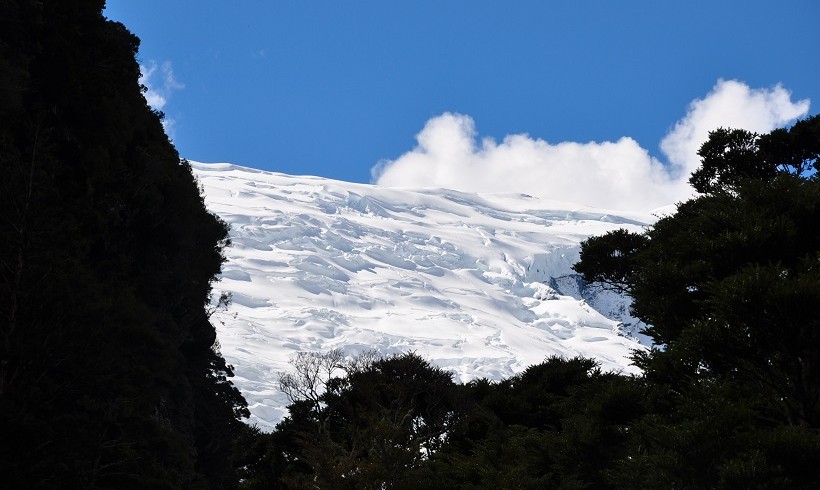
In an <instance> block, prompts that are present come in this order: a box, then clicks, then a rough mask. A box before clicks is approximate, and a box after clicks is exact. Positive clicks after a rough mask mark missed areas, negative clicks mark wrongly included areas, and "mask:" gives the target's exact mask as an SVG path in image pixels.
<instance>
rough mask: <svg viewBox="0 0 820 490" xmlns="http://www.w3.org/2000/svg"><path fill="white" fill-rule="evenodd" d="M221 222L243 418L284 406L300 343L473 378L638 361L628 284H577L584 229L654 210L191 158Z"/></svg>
mask: <svg viewBox="0 0 820 490" xmlns="http://www.w3.org/2000/svg"><path fill="white" fill-rule="evenodd" d="M191 166H192V169H193V172H194V175H195V177H196V178H197V179H198V181H199V183H200V185H201V186H202V190H203V193H204V199H205V204H206V206H207V207H208V209H209V210H210V211H211V212H213V213H215V214H216V215H218V216H220V217H221V218H222V219H223V220H225V221H226V222H227V223H228V224H229V225H230V239H231V245H230V246H229V247H228V248H226V249H225V255H226V259H227V260H226V262H225V264H224V266H223V270H222V274H221V276H220V277H219V278H218V281H217V282H216V283H215V284H214V292H215V294H214V296H219V294H220V293H223V292H224V293H230V294H231V296H232V302H231V304H230V305H229V306H228V307H227V308H226V309H219V310H217V311H216V312H215V313H214V315H213V317H212V318H213V319H214V320H215V322H214V323H215V325H216V328H217V334H218V340H219V348H220V350H221V352H222V354H223V356H224V357H225V359H226V360H227V362H228V363H229V364H231V365H233V366H234V370H235V377H234V378H233V382H234V383H235V384H236V385H237V387H238V388H239V389H240V391H241V392H242V394H243V395H244V396H245V398H246V399H247V400H248V404H249V409H250V411H251V419H250V421H249V422H250V423H253V424H256V425H257V426H259V427H260V428H261V429H262V430H271V429H273V427H274V426H275V425H276V424H277V423H278V422H279V421H280V420H281V419H282V418H283V417H284V416H285V415H286V414H287V409H286V407H287V405H288V403H289V400H288V399H287V397H286V396H285V395H284V393H282V392H280V391H279V388H278V379H279V373H280V372H284V371H288V370H289V368H290V365H289V360H290V359H291V358H292V357H293V356H294V355H295V354H296V353H297V352H300V351H312V352H326V351H328V350H330V349H341V350H342V352H344V353H345V354H346V355H350V356H354V355H357V354H360V353H363V352H365V351H369V350H376V351H378V352H379V353H381V354H396V353H404V352H408V351H414V352H416V353H418V354H420V355H422V356H424V357H425V358H427V359H429V360H430V362H432V363H433V364H435V365H437V366H440V367H442V368H444V369H447V370H449V371H451V372H452V373H453V375H454V378H455V379H456V380H458V381H461V382H467V381H469V380H472V379H475V378H489V379H493V380H499V379H503V378H507V377H509V376H512V375H514V374H516V373H519V372H521V371H523V370H524V369H526V368H527V367H528V366H530V365H532V364H536V363H539V362H542V361H543V360H544V358H545V357H547V356H551V355H560V356H565V357H571V356H576V355H583V356H587V357H593V358H595V359H597V360H598V361H599V362H600V363H601V367H602V368H603V369H604V370H614V371H621V372H627V373H637V372H638V370H637V368H635V367H634V366H632V365H631V364H630V359H629V357H630V355H631V353H632V351H633V350H636V349H646V348H648V346H649V345H650V342H649V339H647V338H646V337H644V336H642V335H641V334H640V333H639V332H640V329H641V327H642V325H641V324H640V322H639V321H638V320H637V319H635V318H633V317H631V316H630V314H629V299H628V298H626V297H623V296H620V295H618V294H615V293H613V292H610V291H604V290H600V289H597V288H594V287H590V286H588V285H586V284H584V282H583V280H581V278H580V277H579V276H578V275H576V274H574V273H573V271H572V269H571V266H572V265H573V264H574V263H575V262H576V261H577V260H578V254H579V250H580V242H581V241H583V240H584V239H586V238H588V237H589V236H592V235H599V234H603V233H605V232H607V231H609V230H614V229H617V228H625V229H627V230H631V231H636V232H640V231H641V230H643V229H644V228H645V227H647V226H650V225H651V224H652V223H653V222H654V221H655V220H656V219H657V218H656V216H657V215H658V214H662V213H663V212H664V210H663V209H659V210H653V211H651V212H646V213H636V212H619V211H612V210H602V209H595V208H590V207H585V206H583V205H580V204H574V203H566V202H556V201H549V200H543V199H539V198H535V197H532V196H529V195H526V194H472V193H465V192H459V191H454V190H447V189H401V188H386V187H379V186H375V185H369V184H357V183H348V182H341V181H334V180H329V179H325V178H320V177H310V176H291V175H285V174H280V173H273V172H266V171H260V170H255V169H250V168H245V167H240V166H237V165H232V164H202V163H195V162H192V163H191Z"/></svg>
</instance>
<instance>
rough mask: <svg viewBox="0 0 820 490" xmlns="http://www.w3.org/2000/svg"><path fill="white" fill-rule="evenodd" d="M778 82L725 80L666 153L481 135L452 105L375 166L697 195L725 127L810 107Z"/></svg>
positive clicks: (569, 197) (635, 196)
mask: <svg viewBox="0 0 820 490" xmlns="http://www.w3.org/2000/svg"><path fill="white" fill-rule="evenodd" d="M808 108H809V102H808V101H807V100H803V101H798V102H794V103H793V102H792V101H791V94H790V93H789V92H788V91H787V90H785V89H784V88H783V87H781V86H780V85H777V86H775V87H773V88H771V89H750V88H749V87H748V86H747V85H745V84H743V83H741V82H737V81H724V80H719V81H718V82H717V84H716V85H715V87H714V88H713V89H712V91H711V92H710V93H709V94H707V95H706V97H704V98H703V99H698V100H695V101H693V102H692V103H691V104H690V106H689V110H688V112H687V114H686V115H685V116H684V117H683V118H682V119H681V120H680V121H678V122H677V124H675V126H674V127H673V129H672V130H671V131H670V132H669V133H668V134H667V135H666V137H664V139H663V141H662V142H661V151H662V152H663V154H664V156H665V158H666V163H663V162H662V161H661V160H659V159H657V158H655V157H653V156H651V155H650V154H649V152H648V151H647V150H646V149H644V148H642V147H641V146H640V145H639V144H638V143H637V142H636V141H635V140H633V139H632V138H628V137H624V138H621V139H619V140H618V141H615V142H609V141H606V142H590V143H573V142H563V143H557V144H552V143H548V142H546V141H544V140H542V139H534V138H531V137H530V136H529V135H526V134H516V135H511V136H507V137H505V138H504V140H503V141H502V142H500V143H498V142H496V141H494V140H493V139H491V138H484V139H482V140H481V141H480V142H479V139H478V133H477V131H476V128H475V123H474V122H473V120H472V118H470V117H469V116H466V115H462V114H452V113H445V114H442V115H441V116H438V117H434V118H432V119H430V120H429V121H428V122H427V124H426V125H425V126H424V129H422V131H421V132H420V133H419V134H418V135H417V136H416V139H417V142H418V144H417V146H416V147H415V148H414V149H413V150H411V151H409V152H407V153H405V154H404V155H402V156H400V157H399V158H397V159H396V160H392V161H383V162H380V163H379V164H378V165H376V166H375V167H374V168H373V170H372V173H373V178H374V181H375V182H376V183H377V184H379V185H384V186H393V187H397V186H401V187H447V188H454V189H459V190H465V191H473V192H517V193H526V194H531V195H537V196H540V197H543V198H547V199H556V200H561V201H569V202H575V203H578V204H582V205H587V206H596V207H602V208H610V209H625V210H649V209H653V208H656V207H660V206H664V205H668V204H671V203H674V202H677V201H680V200H683V199H686V198H688V197H689V196H691V195H692V193H693V191H692V189H691V187H689V185H688V183H687V180H688V178H689V174H690V173H691V172H692V171H693V170H694V169H695V168H697V165H698V163H699V162H698V157H697V149H698V148H699V147H700V145H701V143H703V141H705V139H706V137H707V135H708V132H709V131H710V130H713V129H716V128H718V127H721V126H723V127H736V128H745V129H749V130H751V131H757V132H767V131H771V130H772V129H774V128H776V127H779V126H783V125H785V124H786V123H788V122H789V121H791V120H793V119H794V118H796V117H800V116H802V115H805V114H806V113H807V112H808Z"/></svg>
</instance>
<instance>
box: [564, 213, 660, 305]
mask: <svg viewBox="0 0 820 490" xmlns="http://www.w3.org/2000/svg"><path fill="white" fill-rule="evenodd" d="M646 240H647V238H646V236H645V235H642V234H639V233H632V232H629V231H627V230H624V229H620V230H615V231H609V232H607V233H605V234H604V235H601V236H597V237H590V238H589V239H587V240H585V241H584V242H583V243H582V244H581V260H580V261H579V262H578V263H577V264H575V265H574V266H573V267H572V269H573V270H574V271H575V272H577V273H579V274H581V275H582V276H583V278H584V281H586V282H587V283H589V284H595V283H597V284H602V285H603V286H604V287H606V288H608V289H612V290H614V291H618V292H622V293H628V292H629V274H630V273H631V272H632V271H634V270H635V263H634V262H635V256H636V255H637V253H638V252H639V251H640V250H642V249H643V248H644V247H645V246H646Z"/></svg>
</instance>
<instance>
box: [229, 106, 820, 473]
mask: <svg viewBox="0 0 820 490" xmlns="http://www.w3.org/2000/svg"><path fill="white" fill-rule="evenodd" d="M819 155H820V117H812V118H809V119H806V120H803V121H799V122H797V123H796V124H795V125H794V126H793V127H791V128H789V129H779V130H776V131H773V132H772V133H770V134H766V135H757V134H753V133H750V132H748V131H743V130H728V129H719V130H717V131H715V132H713V133H712V134H711V135H710V138H709V140H708V141H707V142H706V143H705V144H704V145H703V147H702V148H701V150H700V156H701V157H702V159H703V160H702V162H703V165H702V167H701V168H700V169H699V170H698V171H697V172H695V173H694V174H693V175H692V178H691V181H690V182H691V183H692V185H693V186H694V187H695V189H696V190H697V191H698V192H699V193H700V195H699V196H698V197H696V198H694V199H691V200H689V201H687V202H684V203H681V204H679V206H678V209H677V212H676V213H675V214H674V215H672V216H667V217H663V218H661V219H660V220H659V221H658V222H657V223H656V224H655V225H654V226H653V227H651V228H649V229H647V230H646V231H645V232H644V233H641V234H637V233H630V232H627V231H625V230H617V231H614V232H611V233H608V234H606V235H604V236H601V237H593V238H590V239H589V240H587V241H586V242H584V243H583V244H582V251H581V261H580V262H579V263H578V264H577V265H576V266H575V268H576V270H577V271H578V272H579V273H581V274H582V275H583V276H584V278H585V279H586V280H587V281H588V282H590V283H597V284H599V285H600V286H601V287H607V288H612V289H615V290H618V291H621V292H625V293H628V294H630V295H631V296H632V297H633V299H634V304H633V308H634V313H635V314H636V315H637V316H638V317H639V318H641V319H642V320H644V321H645V322H646V323H647V324H649V325H651V326H650V327H648V328H647V330H646V333H648V334H649V335H650V336H651V337H652V338H653V339H654V340H655V342H656V343H658V344H659V345H662V346H663V347H662V348H657V349H654V350H652V351H650V352H643V353H638V354H636V355H635V359H634V360H635V362H636V363H637V364H638V365H639V366H640V367H641V368H642V369H643V371H644V374H643V375H642V376H640V377H629V376H624V375H621V374H615V373H603V372H601V370H600V369H599V368H598V367H597V365H596V363H595V362H594V361H592V360H589V359H583V358H575V359H558V358H550V359H547V360H545V362H543V363H542V364H539V365H536V366H531V367H530V368H529V369H527V370H526V371H525V372H523V373H522V374H520V375H518V376H515V377H513V378H511V379H508V380H505V381H502V382H498V383H491V382H488V381H475V382H472V383H468V384H467V385H458V384H456V383H454V382H453V381H452V380H451V379H450V377H449V376H448V375H447V374H446V373H445V372H443V371H442V370H441V369H439V368H436V367H433V366H431V365H430V364H428V363H427V362H426V361H424V360H423V359H421V358H419V357H418V356H417V355H415V354H412V353H411V354H405V355H402V356H393V357H388V358H384V359H379V358H377V357H374V356H366V357H365V358H361V359H357V360H354V361H352V363H351V362H350V361H344V360H343V359H342V358H341V356H340V355H339V354H338V353H334V352H331V353H328V354H325V355H319V354H311V355H306V356H303V357H300V358H297V359H296V361H295V363H294V368H295V373H291V374H288V375H285V376H284V377H283V378H282V387H283V388H284V389H285V391H286V392H287V393H289V394H290V395H291V396H292V399H293V401H294V403H293V404H292V405H291V407H290V410H291V412H290V416H289V418H287V419H285V421H284V422H282V423H281V424H280V425H279V426H278V427H277V429H276V431H274V432H273V433H272V434H260V435H258V437H257V439H256V440H257V446H256V447H255V449H254V450H253V451H252V452H251V453H249V458H250V459H249V461H253V463H252V464H251V465H249V466H248V468H247V469H248V470H249V473H248V475H246V476H247V477H248V478H247V480H246V482H245V483H246V485H247V486H248V488H351V489H354V488H356V489H358V488H374V489H375V488H414V489H415V488H533V489H535V488H539V489H540V488H573V489H575V488H595V489H599V488H693V489H695V488H698V489H699V488H820V472H818V471H817V468H820V315H818V309H817V305H820V227H818V223H820V178H818V176H817V173H816V170H817V169H816V165H817V158H818V156H819Z"/></svg>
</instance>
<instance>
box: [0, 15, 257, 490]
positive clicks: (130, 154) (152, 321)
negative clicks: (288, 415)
mask: <svg viewBox="0 0 820 490" xmlns="http://www.w3.org/2000/svg"><path fill="white" fill-rule="evenodd" d="M103 3H104V2H103V1H102V0H97V1H95V0H90V1H89V0H83V1H80V0H60V1H57V0H46V1H29V0H12V1H7V2H2V3H0V73H2V77H0V168H2V170H3V179H2V181H0V238H1V239H0V419H2V422H0V424H2V427H3V429H2V434H3V436H2V454H0V468H2V473H3V475H4V483H6V484H7V485H11V487H14V488H149V487H150V488H204V487H212V488H223V487H231V486H235V485H236V484H237V480H236V475H235V473H234V470H233V467H232V458H231V457H230V453H231V450H232V447H233V444H234V440H235V439H236V438H237V434H238V432H239V431H242V430H243V429H242V427H243V426H242V424H241V422H239V418H241V417H242V416H244V415H246V414H247V409H246V407H245V402H244V400H243V399H242V397H241V395H240V394H239V392H238V391H237V390H236V388H235V387H233V385H232V384H231V383H230V381H229V380H228V378H229V377H230V376H231V375H232V373H231V368H230V366H227V365H226V364H225V361H224V359H222V357H221V356H220V355H219V353H218V351H216V350H215V349H213V348H212V347H213V346H214V343H215V331H214V328H213V326H212V325H211V324H210V323H209V321H208V315H207V312H206V310H205V303H206V301H207V299H208V297H209V295H210V292H211V281H212V280H213V277H214V275H215V274H216V273H218V271H219V269H220V267H221V263H222V261H223V257H222V253H221V251H222V247H223V246H225V244H226V243H227V228H226V226H225V224H224V223H223V222H221V221H220V220H219V219H217V218H216V217H214V216H213V215H211V214H209V213H208V212H207V211H206V210H205V208H204V205H203V201H202V197H201V196H200V194H199V190H198V187H197V185H196V183H195V181H194V179H193V177H192V174H191V169H190V167H189V166H188V165H187V163H186V162H184V161H180V159H179V156H178V154H177V152H176V150H175V149H174V148H173V146H172V145H171V143H170V142H169V140H168V138H167V136H166V135H165V133H164V131H163V128H162V124H161V120H160V115H159V114H158V113H156V112H154V111H152V110H151V109H150V108H149V107H148V106H147V104H146V102H145V99H144V98H143V96H142V91H141V88H140V86H139V82H138V79H139V66H138V65H137V62H136V60H135V54H136V52H137V47H138V44H139V42H138V40H137V38H136V37H134V36H133V35H132V34H131V33H129V32H128V31H127V30H126V29H125V27H123V26H122V25H121V24H118V23H115V22H111V21H107V20H106V19H105V18H104V17H103V16H102V13H101V12H102V8H103Z"/></svg>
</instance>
